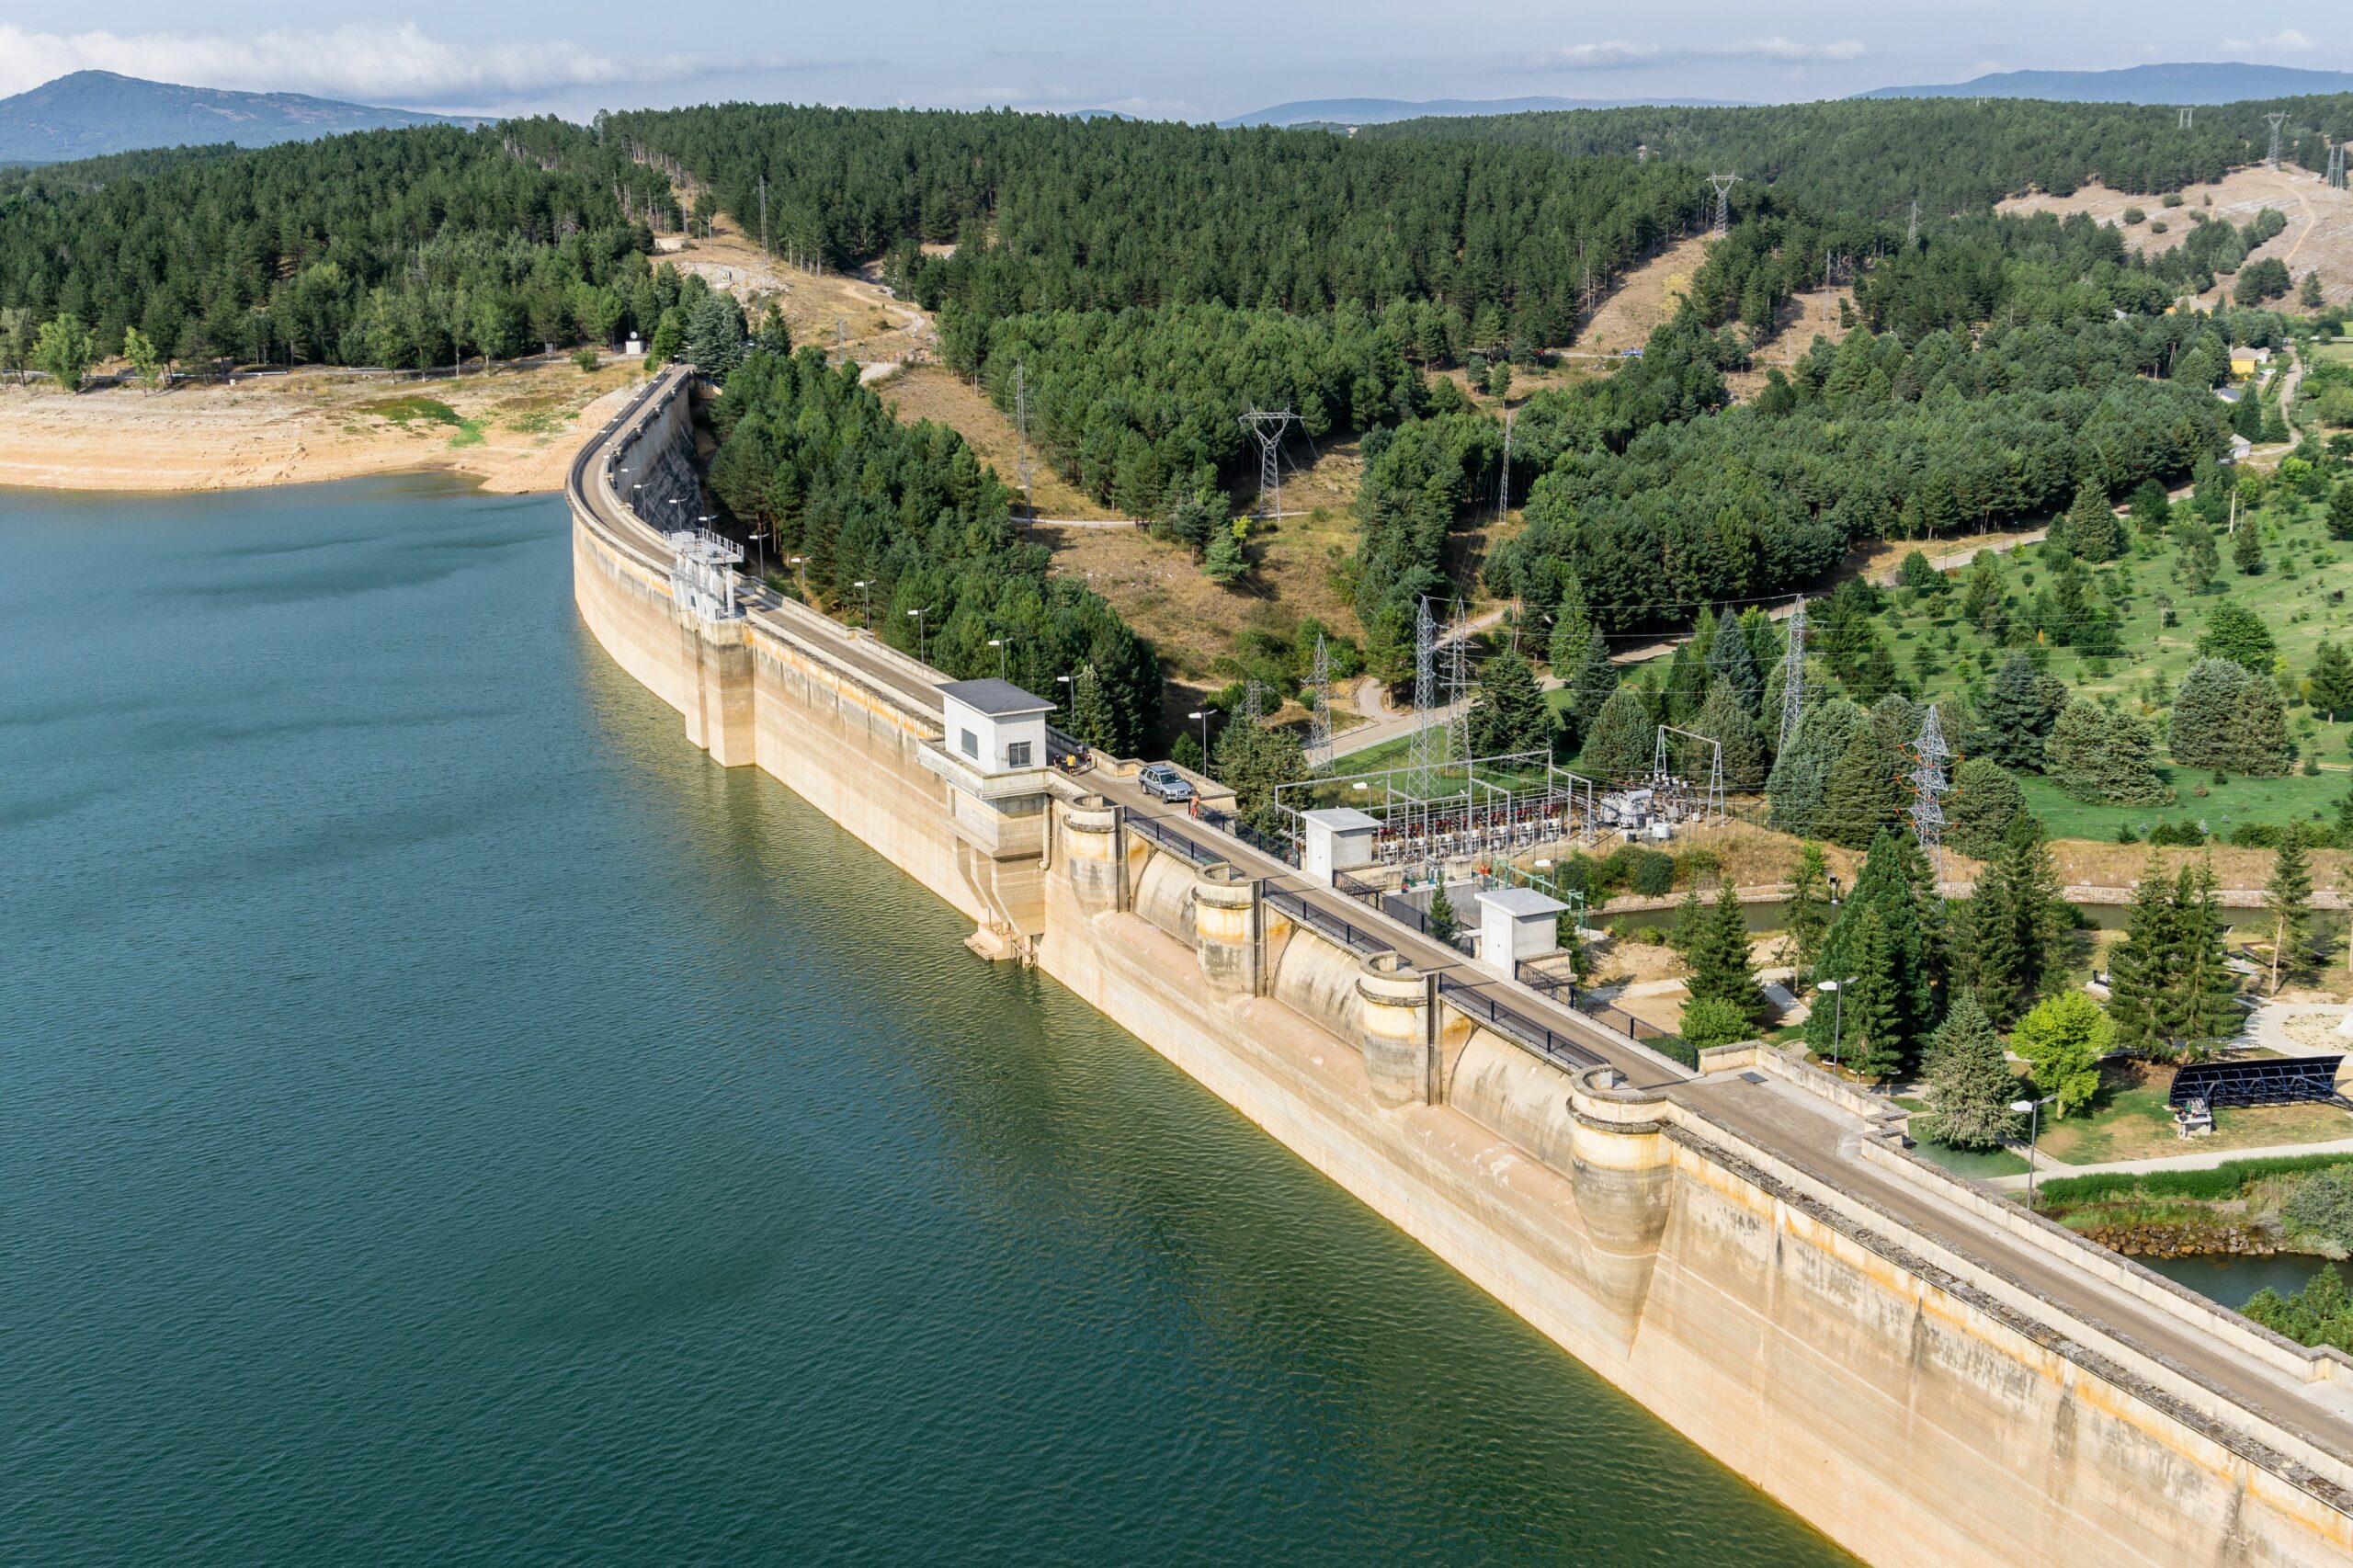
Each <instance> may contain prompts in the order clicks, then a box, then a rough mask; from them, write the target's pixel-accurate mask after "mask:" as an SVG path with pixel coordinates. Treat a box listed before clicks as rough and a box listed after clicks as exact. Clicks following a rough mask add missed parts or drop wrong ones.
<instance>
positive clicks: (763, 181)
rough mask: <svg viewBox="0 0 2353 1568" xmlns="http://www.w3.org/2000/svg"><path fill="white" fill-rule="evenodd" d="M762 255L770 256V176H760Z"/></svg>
mask: <svg viewBox="0 0 2353 1568" xmlns="http://www.w3.org/2000/svg"><path fill="white" fill-rule="evenodd" d="M760 254H761V255H762V256H766V255H767V254H768V176H766V175H762V176H760Z"/></svg>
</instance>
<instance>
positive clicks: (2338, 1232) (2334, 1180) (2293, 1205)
mask: <svg viewBox="0 0 2353 1568" xmlns="http://www.w3.org/2000/svg"><path fill="white" fill-rule="evenodd" d="M1686 1017H1688V1014H1687V1015H1686ZM2280 1213H2281V1214H2282V1215H2283V1216H2284V1217H2285V1218H2286V1219H2287V1221H2288V1223H2289V1224H2290V1225H2291V1226H2293V1227H2294V1228H2295V1229H2296V1230H2298V1231H2302V1232H2305V1233H2310V1234H2313V1235H2318V1236H2325V1237H2326V1238H2327V1239H2328V1240H2330V1241H2332V1242H2335V1243H2336V1244H2337V1245H2338V1246H2342V1247H2353V1165H2331V1166H2330V1167H2328V1168H2327V1169H2326V1170H2323V1171H2315V1172H2314V1173H2313V1174H2312V1175H2311V1176H2306V1177H2305V1178H2304V1179H2303V1180H2302V1181H2301V1182H2298V1183H2297V1184H2296V1190H2295V1191H2294V1192H2292V1193H2290V1194H2289V1196H2288V1201H2287V1203H2286V1204H2285V1205H2284V1206H2283V1207H2282V1208H2281V1210H2280Z"/></svg>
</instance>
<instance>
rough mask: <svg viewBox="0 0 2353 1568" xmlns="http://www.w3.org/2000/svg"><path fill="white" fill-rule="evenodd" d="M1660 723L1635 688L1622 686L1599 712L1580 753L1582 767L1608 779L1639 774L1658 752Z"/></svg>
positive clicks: (1602, 778)
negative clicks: (1656, 721)
mask: <svg viewBox="0 0 2353 1568" xmlns="http://www.w3.org/2000/svg"><path fill="white" fill-rule="evenodd" d="M1656 733H1657V731H1656V726H1654V724H1653V723H1652V722H1651V716H1650V710H1648V709H1646V708H1644V707H1643V699H1641V698H1640V697H1638V696H1636V695H1635V694H1634V692H1633V691H1632V689H1631V688H1630V687H1620V688H1619V689H1618V690H1616V691H1614V692H1612V693H1611V694H1610V696H1609V699H1608V701H1607V702H1604V703H1603V704H1602V705H1601V711H1600V712H1599V713H1598V714H1597V715H1595V717H1594V721H1593V730H1592V733H1589V734H1588V735H1586V742H1585V750H1584V751H1583V753H1582V754H1581V755H1580V756H1579V757H1578V764H1579V767H1580V770H1581V771H1582V772H1584V773H1586V774H1587V775H1589V776H1590V777H1592V778H1597V779H1600V780H1602V781H1604V782H1605V783H1607V782H1612V781H1615V780H1618V779H1624V778H1641V777H1642V776H1643V775H1644V774H1646V773H1648V772H1649V771H1650V767H1651V760H1652V757H1653V756H1654V755H1655V753H1656V750H1657V748H1656V744H1655V739H1656Z"/></svg>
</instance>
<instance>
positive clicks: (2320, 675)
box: [2304, 486, 2353, 724]
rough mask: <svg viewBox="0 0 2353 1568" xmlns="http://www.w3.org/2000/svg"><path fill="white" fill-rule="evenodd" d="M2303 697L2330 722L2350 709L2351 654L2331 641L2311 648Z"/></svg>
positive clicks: (2352, 702)
mask: <svg viewBox="0 0 2353 1568" xmlns="http://www.w3.org/2000/svg"><path fill="white" fill-rule="evenodd" d="M2348 488H2353V486H2348ZM2304 700H2305V701H2306V702H2309V703H2311V704H2312V708H2313V712H2315V713H2318V714H2319V715H2320V716H2321V717H2322V718H2324V719H2326V720H2327V721H2328V722H2330V723H2332V724H2334V723H2336V721H2337V720H2338V719H2339V718H2341V717H2343V716H2344V715H2346V714H2347V713H2353V654H2347V653H2346V651H2345V650H2344V649H2343V648H2342V647H2339V646H2338V645H2337V644H2336V643H2334V642H2323V643H2322V644H2321V645H2320V646H2319V648H2318V649H2316V650H2314V652H2313V673H2312V674H2311V675H2310V676H2306V677H2305V679H2304Z"/></svg>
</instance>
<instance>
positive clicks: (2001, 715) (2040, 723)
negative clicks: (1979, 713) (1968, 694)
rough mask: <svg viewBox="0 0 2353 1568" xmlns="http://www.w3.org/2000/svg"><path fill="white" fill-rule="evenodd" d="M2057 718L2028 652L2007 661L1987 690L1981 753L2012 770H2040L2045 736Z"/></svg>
mask: <svg viewBox="0 0 2353 1568" xmlns="http://www.w3.org/2000/svg"><path fill="white" fill-rule="evenodd" d="M2056 718H2057V715H2056V714H2055V713H2054V712H2052V710H2051V708H2050V705H2049V704H2048V703H2047V702H2046V700H2045V699H2044V696H2043V692H2042V687H2041V672H2040V671H2039V670H2037V669H2036V668H2035V667H2034V661H2032V660H2031V659H2029V658H2028V657H2027V656H2026V655H2025V654H2024V653H2012V654H2011V655H2010V656H2009V657H2008V658H2007V659H2006V660H2005V661H2003V664H2002V668H2001V672H2000V673H1999V674H1998V675H1996V676H1995V677H1994V686H1993V689H1992V690H1991V691H1990V692H1989V693H1987V695H1986V699H1985V712H1984V745H1983V746H1982V747H1981V748H1980V751H1981V755H1982V756H1985V757H1986V758H1987V759H1989V760H1990V761H1994V762H1998V763H2000V764H2001V765H2002V766H2003V767H2006V768H2009V769H2010V770H2011V771H2012V772H2017V773H2026V772H2040V771H2041V768H2042V759H2043V737H2044V736H2045V735H2047V734H2049V733H2050V732H2051V725H2052V722H2053V720H2055V719H2056Z"/></svg>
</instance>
